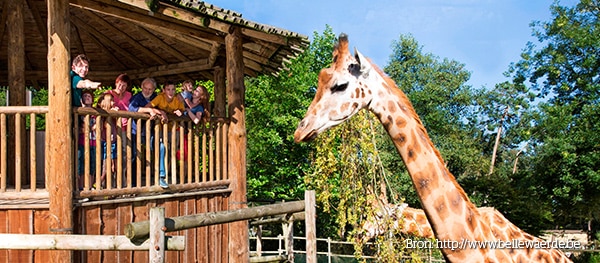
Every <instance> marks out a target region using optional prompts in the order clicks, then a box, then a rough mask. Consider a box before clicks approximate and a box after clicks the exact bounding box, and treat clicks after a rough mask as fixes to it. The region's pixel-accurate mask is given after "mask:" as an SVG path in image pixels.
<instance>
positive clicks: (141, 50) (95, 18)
mask: <svg viewBox="0 0 600 263" xmlns="http://www.w3.org/2000/svg"><path fill="white" fill-rule="evenodd" d="M82 13H83V14H84V15H85V16H87V17H88V18H89V19H90V20H91V21H94V22H96V23H98V24H100V26H101V27H103V28H105V29H109V30H110V31H116V32H119V33H120V35H121V38H122V39H125V41H127V42H128V43H129V44H130V45H131V46H133V47H135V49H136V50H137V51H139V53H140V55H142V56H145V57H149V58H151V59H152V60H154V61H155V62H157V63H160V64H165V63H166V61H165V60H163V59H162V58H161V57H160V56H158V55H156V54H154V52H152V51H151V50H149V49H147V48H146V47H145V46H142V45H141V44H140V43H139V42H138V41H136V40H135V39H133V38H131V37H130V36H129V35H128V34H126V33H124V32H123V31H121V30H120V29H118V28H116V27H115V26H113V25H112V24H110V23H108V22H106V20H104V19H102V18H101V17H99V16H98V15H96V14H95V13H94V12H91V11H87V10H84V11H83V12H82ZM186 60H187V59H186Z"/></svg>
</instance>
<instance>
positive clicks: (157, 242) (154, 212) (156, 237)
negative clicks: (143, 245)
mask: <svg viewBox="0 0 600 263" xmlns="http://www.w3.org/2000/svg"><path fill="white" fill-rule="evenodd" d="M164 230H165V208H164V207H152V208H150V249H149V251H150V262H151V263H163V262H165V249H166V248H165V231H164Z"/></svg>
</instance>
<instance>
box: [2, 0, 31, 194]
mask: <svg viewBox="0 0 600 263" xmlns="http://www.w3.org/2000/svg"><path fill="white" fill-rule="evenodd" d="M24 4H25V2H24V1H9V2H8V3H7V5H6V8H7V12H6V13H7V15H8V16H7V18H6V28H7V34H6V35H7V36H8V43H7V51H8V52H7V53H8V58H7V59H8V65H7V66H8V98H9V100H8V105H9V106H25V26H24V24H25V22H24V18H23V17H24V16H23V13H24V9H25V7H24ZM21 118H23V117H22V116H17V115H15V116H9V119H8V140H6V142H7V144H8V149H9V151H8V152H7V154H8V162H9V163H10V164H11V165H10V166H9V167H8V168H9V170H8V174H10V175H14V176H15V177H13V178H14V179H15V181H19V182H20V181H21V179H24V180H26V179H28V177H27V176H25V175H26V174H27V173H25V172H24V171H25V163H26V162H25V160H27V159H26V158H27V157H26V156H27V155H26V151H25V146H26V144H25V142H26V140H23V139H21V138H16V136H17V133H19V132H24V131H25V121H22V120H24V118H23V119H21ZM17 119H18V120H17ZM12 164H14V166H13V165H12ZM11 177H12V176H11ZM9 178H10V177H9ZM13 178H10V179H11V183H12V179H13ZM24 180H23V181H24Z"/></svg>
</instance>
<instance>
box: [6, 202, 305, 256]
mask: <svg viewBox="0 0 600 263" xmlns="http://www.w3.org/2000/svg"><path fill="white" fill-rule="evenodd" d="M300 212H303V213H304V220H305V225H306V255H307V262H309V263H316V262H317V261H316V258H317V257H316V256H317V254H316V253H317V250H316V242H317V241H316V222H315V220H316V203H315V192H314V191H306V192H305V200H303V201H295V202H286V203H279V204H273V205H264V206H258V207H250V208H242V209H237V210H231V211H220V212H209V213H203V214H195V215H187V216H179V217H172V218H165V216H164V208H162V207H153V208H151V209H150V220H148V221H140V222H132V223H130V224H128V225H127V226H126V228H125V235H124V236H102V235H29V234H0V249H28V250H146V249H147V250H149V251H150V257H149V259H150V262H164V258H165V254H164V253H165V251H166V250H183V249H184V248H185V244H184V242H185V237H166V236H165V233H167V232H174V231H181V230H186V229H191V228H197V227H201V226H208V225H215V224H225V223H231V222H236V221H242V220H249V219H256V218H263V217H268V216H281V215H284V218H287V219H286V220H291V221H293V220H298V219H299V218H300V217H298V216H297V215H298V213H300ZM293 215H296V216H295V217H294V216H293ZM277 218H279V219H281V217H277ZM291 221H289V222H290V224H291ZM265 223H266V222H265ZM290 236H291V235H290ZM290 247H291V246H290ZM290 253H291V250H290ZM286 259H288V260H289V259H291V261H292V262H293V254H291V255H286ZM265 260H270V258H264V257H263V258H253V259H250V261H251V262H265Z"/></svg>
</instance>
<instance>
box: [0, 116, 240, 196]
mask: <svg viewBox="0 0 600 263" xmlns="http://www.w3.org/2000/svg"><path fill="white" fill-rule="evenodd" d="M47 112H48V107H46V106H37V107H0V192H4V193H11V194H12V195H13V196H16V197H18V196H19V195H21V196H23V195H28V194H31V192H36V191H37V190H39V188H44V187H45V183H44V182H45V173H44V172H40V167H37V166H39V164H40V161H39V160H40V159H41V160H44V159H45V158H44V156H43V155H42V156H39V155H40V147H42V149H43V145H44V144H45V141H44V139H43V138H41V139H40V138H39V136H36V130H37V129H39V128H40V127H36V121H33V122H32V121H31V120H36V118H37V120H38V121H37V122H41V123H43V121H44V120H45V116H46V115H45V114H46V113H47ZM73 114H74V115H73V138H74V142H73V155H74V156H73V160H74V164H73V172H74V175H73V178H75V181H74V182H73V184H74V188H73V189H75V196H76V197H79V198H88V197H89V198H94V197H107V196H110V197H116V196H130V195H140V194H152V193H160V192H164V191H169V192H179V191H187V190H195V189H212V188H222V187H227V186H228V182H229V181H228V175H227V146H226V145H227V129H228V126H229V125H228V121H227V120H226V119H224V118H211V119H210V121H208V122H201V123H199V124H198V125H195V124H193V122H191V120H190V119H189V118H188V117H185V116H182V117H176V116H174V115H173V116H170V118H169V122H168V123H161V122H160V121H158V120H150V118H149V117H150V116H149V115H148V114H143V113H134V112H127V111H109V112H107V111H104V110H101V109H97V108H74V110H73ZM25 116H28V117H25ZM7 119H8V120H7ZM40 120H41V121H40ZM93 123H96V124H98V125H93ZM134 123H135V125H136V126H137V127H138V128H137V133H136V132H134V131H133V129H132V126H133V124H134ZM37 126H39V125H37ZM103 126H104V127H103ZM80 133H82V135H83V134H85V135H89V134H94V133H95V135H96V136H95V137H90V136H81V137H80ZM101 134H103V135H104V137H105V138H113V143H114V146H115V147H111V143H105V147H102V145H103V143H102V142H103V140H102V137H103V136H101ZM143 135H150V136H143ZM45 136H53V135H52V134H46V135H45ZM36 137H38V138H37V139H36ZM80 140H82V141H81V142H80ZM11 141H14V142H15V143H12V144H11V143H10V142H11ZM108 141H109V142H110V140H108ZM19 142H21V143H19ZM23 142H24V143H23ZM161 144H162V145H163V146H164V150H165V151H164V152H165V154H164V157H163V160H164V168H165V169H164V170H165V172H164V174H165V180H166V181H167V182H168V184H169V187H168V189H163V188H161V187H160V186H159V178H160V162H159V159H160V151H159V149H161ZM94 145H95V146H96V147H94ZM12 147H14V149H13V148H12ZM9 148H10V149H9ZM103 148H104V149H103ZM65 150H66V149H65ZM79 150H81V153H82V154H81V156H80V157H83V158H82V160H81V162H80V161H79V160H78V155H79ZM36 152H38V153H37V154H36ZM41 152H42V153H43V151H41ZM11 153H14V154H11ZM65 153H67V151H65ZM103 153H104V154H105V155H106V156H113V155H115V154H116V158H115V159H114V162H113V164H112V167H113V168H112V169H106V176H105V178H106V180H105V181H104V182H103V181H101V177H102V166H103V165H106V167H107V168H110V167H111V165H110V162H106V160H104V158H103ZM36 160H37V161H36ZM108 160H109V161H110V160H111V158H108ZM36 164H37V166H36ZM42 164H43V162H42ZM80 166H81V167H80ZM23 167H25V169H24V168H23ZM27 168H28V169H27ZM80 168H81V169H80ZM41 171H43V169H42V170H41ZM79 171H82V173H81V174H80V172H79ZM24 190H27V191H26V192H28V193H25V192H24ZM38 192H39V191H38Z"/></svg>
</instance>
